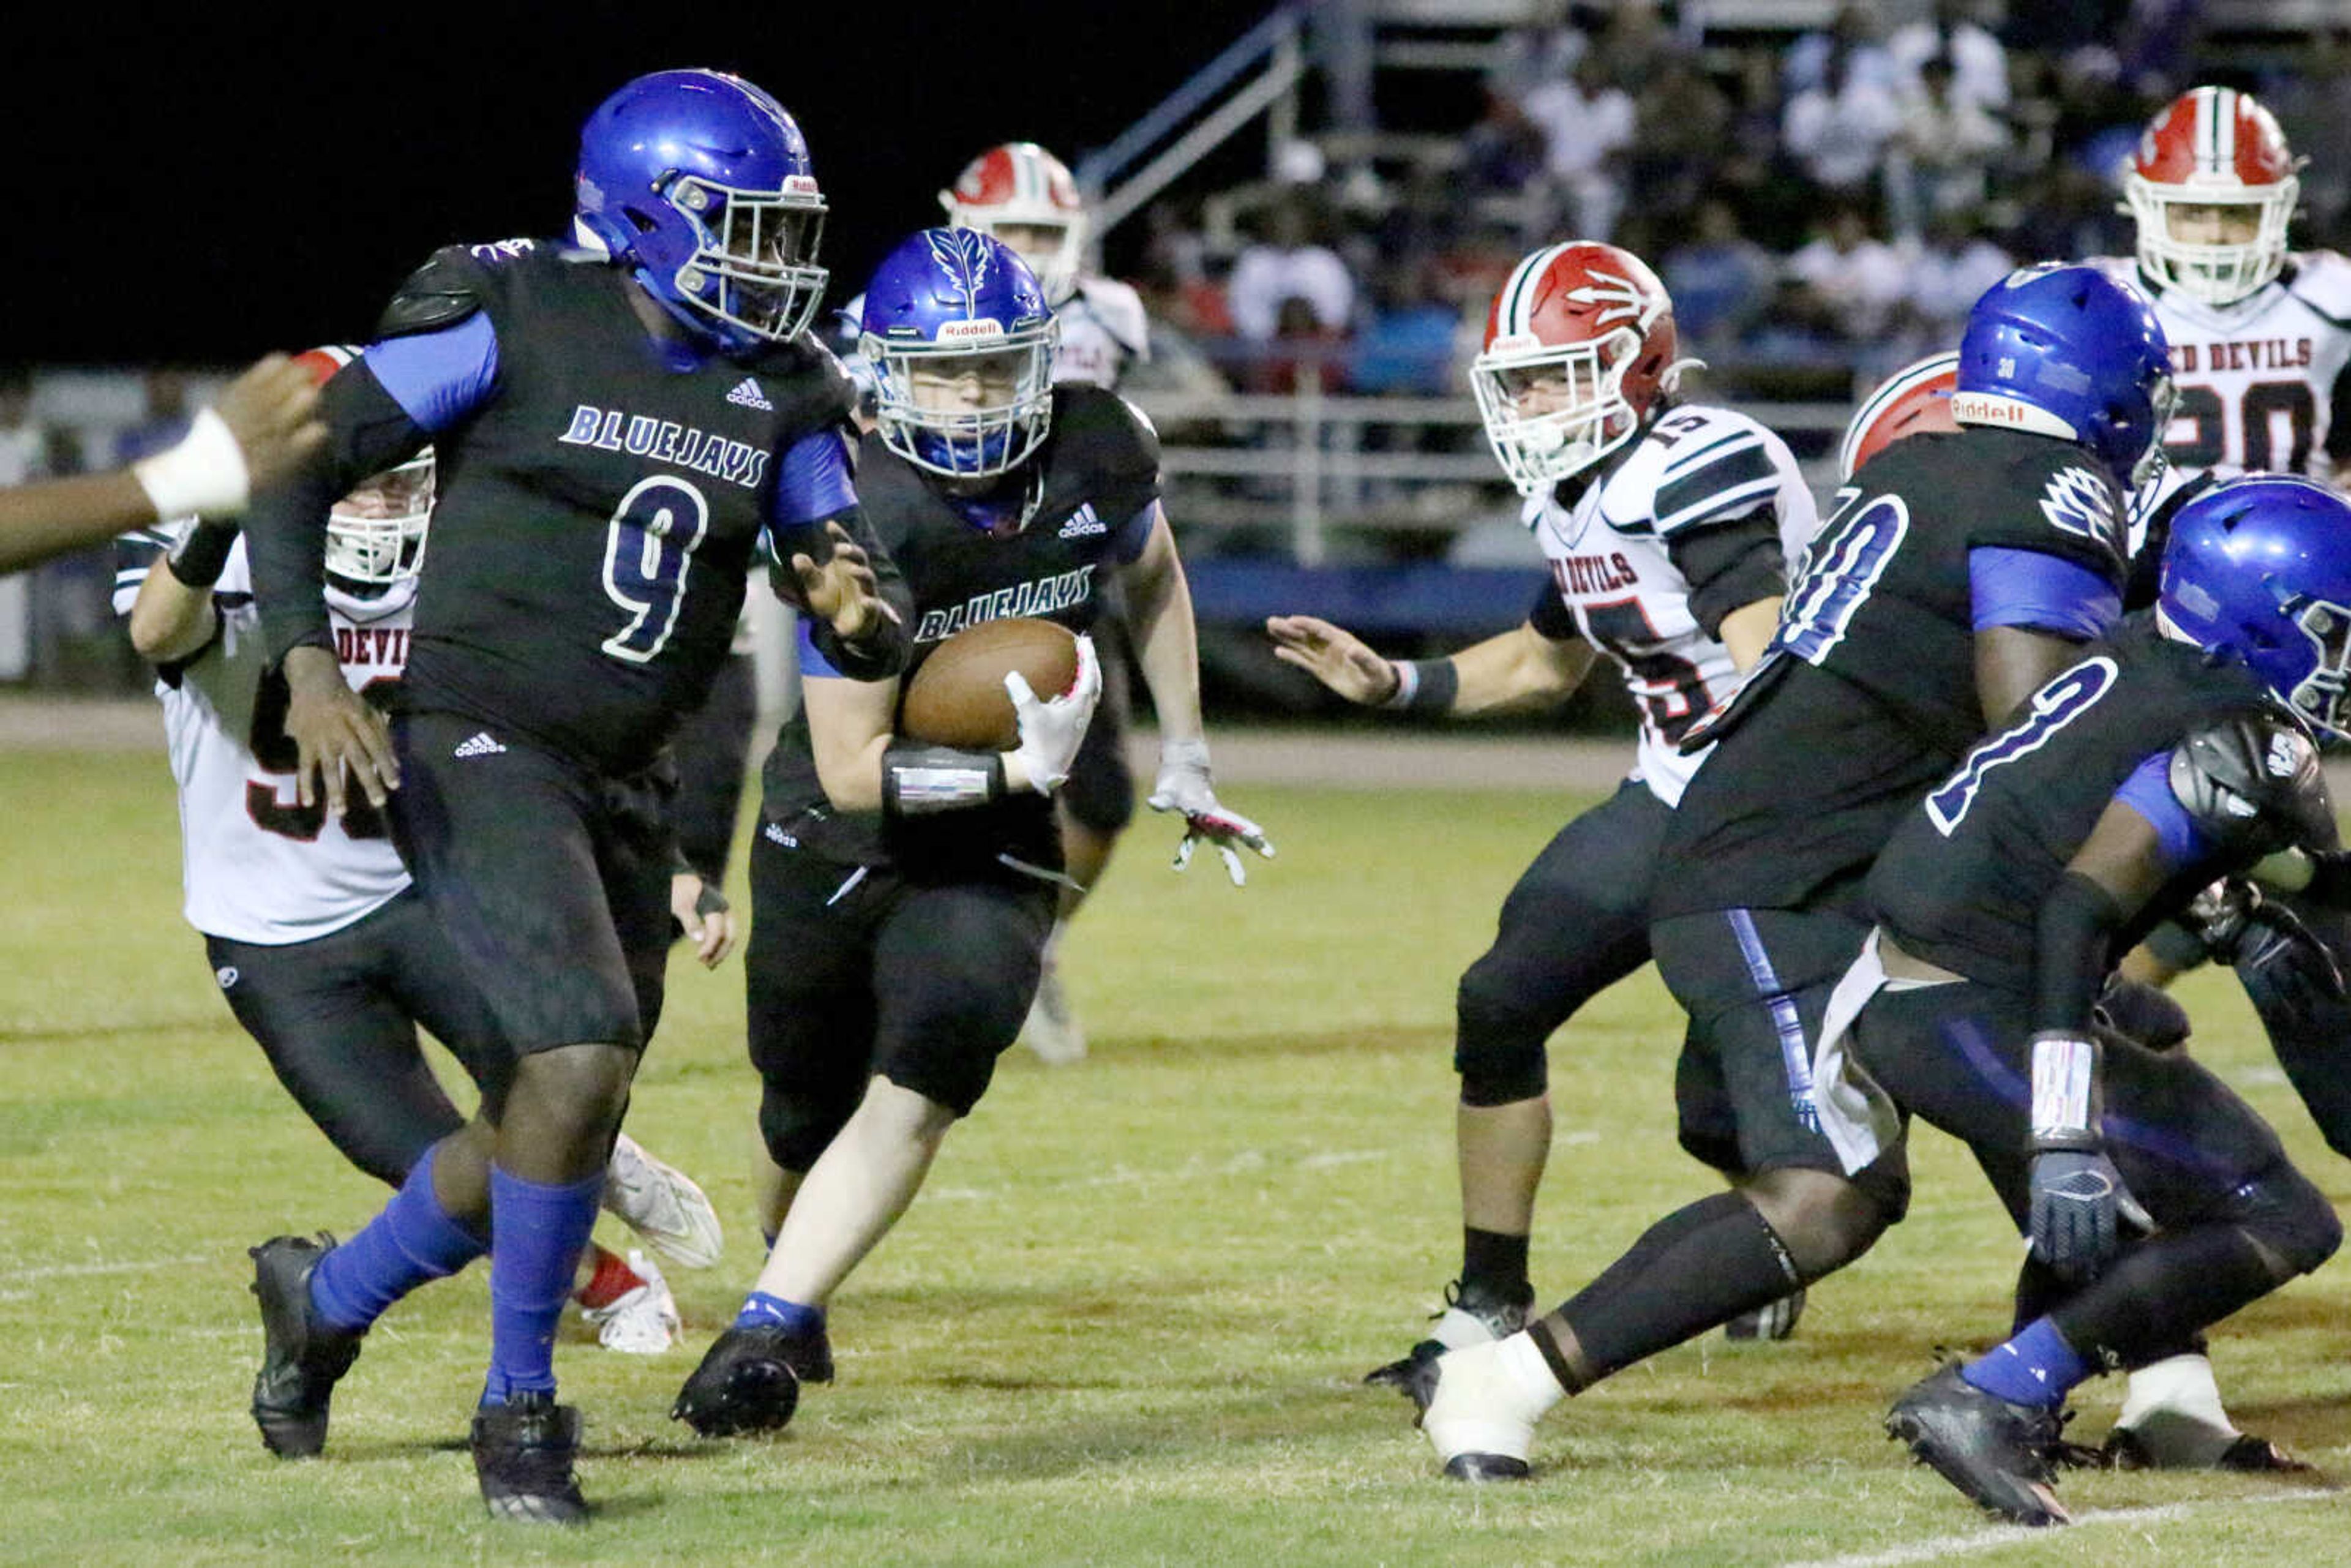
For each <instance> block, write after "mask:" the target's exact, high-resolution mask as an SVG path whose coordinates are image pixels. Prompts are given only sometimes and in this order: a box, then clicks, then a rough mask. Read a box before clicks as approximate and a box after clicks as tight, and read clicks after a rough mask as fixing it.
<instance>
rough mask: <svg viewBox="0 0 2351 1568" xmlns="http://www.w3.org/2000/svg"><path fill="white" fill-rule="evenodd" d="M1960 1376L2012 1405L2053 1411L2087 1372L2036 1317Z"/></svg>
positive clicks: (2061, 1339) (2060, 1337)
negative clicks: (2012, 1337)
mask: <svg viewBox="0 0 2351 1568" xmlns="http://www.w3.org/2000/svg"><path fill="white" fill-rule="evenodd" d="M1959 1375H1960V1376H1961V1377H1963V1378H1965V1379H1966V1380H1967V1381H1968V1382H1970V1383H1971V1384H1973V1385H1976V1386H1977V1387H1978V1388H1980V1389H1982V1390H1983V1391H1984V1392H1985V1393H1986V1394H1993V1395H1998V1396H2000V1397H2001V1398H2002V1399H2005V1400H2007V1401H2008V1402H2009V1403H2010V1404H2011V1405H2030V1406H2034V1407H2035V1408H2038V1409H2042V1410H2054V1409H2056V1408H2057V1406H2060V1405H2063V1404H2064V1402H2065V1396H2066V1395H2067V1394H2068V1393H2069V1392H2071V1391H2072V1389H2073V1387H2074V1385H2075V1384H2077V1383H2079V1382H2081V1381H2082V1379H2084V1378H2085V1377H2087V1376H2089V1375H2090V1368H2089V1366H2088V1364H2086V1363H2085V1362H2084V1361H2083V1360H2082V1358H2081V1357H2080V1356H2078V1355H2076V1354H2074V1347H2073V1346H2072V1345H2070V1344H2067V1343H2065V1336H2064V1334H2062V1333H2058V1332H2057V1325H2056V1324H2055V1323H2053V1322H2050V1321H2049V1320H2048V1319H2047V1318H2035V1319H2033V1320H2032V1322H2029V1323H2027V1324H2026V1325H2025V1326H2024V1328H2023V1329H2022V1331H2021V1332H2020V1333H2018V1334H2017V1336H2016V1337H2015V1338H2014V1339H2011V1340H2010V1341H2009V1342H2008V1343H2006V1344H2002V1345H1995V1346H1993V1347H1992V1348H1991V1350H1990V1351H1989V1352H1987V1353H1986V1354H1982V1355H1980V1356H1978V1357H1977V1358H1976V1359H1975V1360H1973V1361H1971V1362H1970V1363H1968V1364H1967V1365H1965V1366H1963V1367H1961V1368H1959Z"/></svg>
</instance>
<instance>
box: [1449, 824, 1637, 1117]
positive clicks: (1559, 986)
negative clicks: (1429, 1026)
mask: <svg viewBox="0 0 2351 1568" xmlns="http://www.w3.org/2000/svg"><path fill="white" fill-rule="evenodd" d="M1672 820H1673V811H1672V809H1671V808H1669V807H1668V806H1667V805H1666V803H1665V802H1664V801H1662V800H1658V799H1657V798H1656V795H1655V794H1653V793H1651V792H1650V789H1649V787H1648V786H1647V785H1646V784H1643V783H1640V782H1638V781H1636V780H1630V779H1628V780H1626V781H1625V784H1623V785H1622V786H1621V787H1619V788H1618V789H1617V791H1616V793H1615V794H1614V795H1612V796H1610V797H1609V798H1608V799H1607V800H1605V801H1604V802H1602V803H1601V804H1600V805H1598V806H1595V807H1593V809H1592V810H1589V811H1586V812H1584V813H1583V815H1581V816H1579V817H1577V818H1576V819H1575V820H1574V821H1571V822H1569V823H1568V824H1567V826H1565V827H1563V828H1562V829H1561V830H1560V831H1559V832H1558V834H1557V835H1556V836H1555V837H1553V838H1552V841H1551V842H1550V843H1548V844H1546V845H1544V846H1543V849H1542V852H1541V853H1540V854H1538V855H1537V856H1535V859H1534V863H1533V864H1531V865H1530V866H1528V867H1527V869H1526V871H1525V873H1523V874H1522V875H1521V876H1520V878H1519V880H1518V883H1517V885H1516V886H1514V887H1512V888H1511V889H1510V896H1509V897H1508V898H1506V899H1504V900H1503V901H1502V913H1501V918H1500V922H1499V930H1498V932H1497V933H1496V935H1495V937H1494V945H1493V946H1491V947H1489V948H1488V949H1487V950H1486V952H1485V953H1484V955H1483V956H1480V957H1479V959H1478V961H1477V962H1476V963H1474V964H1472V965H1470V966H1469V967H1468V970H1467V971H1466V972H1465V973H1464V974H1463V975H1462V977H1461V984H1460V987H1459V988H1458V991H1457V992H1456V994H1455V998H1454V1023H1455V1028H1454V1045H1453V1070H1454V1071H1456V1072H1458V1073H1459V1074H1460V1075H1461V1103H1463V1104H1465V1105H1472V1106H1490V1105H1509V1104H1512V1103H1517V1102H1519V1101H1521V1100H1531V1099H1533V1098H1535V1097H1536V1096H1537V1095H1539V1094H1541V1093H1542V1092H1543V1091H1544V1088H1545V1086H1546V1084H1547V1082H1548V1080H1549V1076H1550V1069H1549V1061H1548V1059H1547V1056H1546V1053H1545V1047H1546V1043H1547V1042H1548V1041H1549V1040H1550V1039H1551V1037H1552V1034H1553V1033H1554V1032H1556V1031H1557V1030H1558V1029H1559V1027H1560V1026H1561V1025H1562V1024H1563V1023H1565V1022H1566V1021H1567V1020H1568V1019H1570V1018H1571V1017H1573V1015H1574V1014H1575V1012H1576V1011H1577V1009H1581V1008H1582V1007H1583V1004H1584V1003H1586V1002H1588V1001H1590V1000H1591V999H1592V998H1593V997H1595V996H1598V995H1599V994H1600V993H1601V992H1602V991H1604V990H1606V989H1607V988H1609V987H1610V986H1613V985H1614V984H1615V983H1616V982H1617V981H1619V980H1621V979H1623V978H1624V977H1625V976H1627V975H1629V974H1631V973H1632V972H1633V971H1634V970H1635V969H1637V968H1639V967H1641V966H1642V965H1644V964H1646V963H1647V962H1648V961H1649V887H1650V880H1651V877H1652V875H1653V873H1654V872H1655V869H1656V860H1657V845H1658V843H1659V842H1660V841H1662V840H1663V839H1664V837H1665V831H1666V827H1667V824H1668V823H1669V822H1671V821H1672Z"/></svg>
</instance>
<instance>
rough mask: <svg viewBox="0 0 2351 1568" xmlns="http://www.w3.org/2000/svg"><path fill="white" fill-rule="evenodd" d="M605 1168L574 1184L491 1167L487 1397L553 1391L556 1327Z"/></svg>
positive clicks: (500, 1399)
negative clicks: (492, 1241)
mask: <svg viewBox="0 0 2351 1568" xmlns="http://www.w3.org/2000/svg"><path fill="white" fill-rule="evenodd" d="M603 1190H604V1173H603V1172H602V1171H598V1172H597V1173H596V1174H595V1175H594V1176H590V1177H589V1178H588V1179H587V1180H585V1181H580V1182H574V1183H572V1184H571V1185H569V1186H547V1185H544V1184H542V1183H539V1182H535V1181H525V1180H523V1179H522V1178H521V1177H520V1176H512V1175H509V1174H508V1173H507V1172H506V1171H503V1170H500V1169H499V1168H498V1167H497V1166H495V1165H493V1166H491V1167H490V1233H491V1235H493V1236H494V1237H496V1246H494V1247H492V1248H491V1249H490V1375H489V1378H488V1380H487V1381H486V1383H485V1384H484V1385H483V1387H482V1403H483V1404H485V1405H503V1404H505V1403H506V1402H507V1396H509V1395H513V1394H553V1393H554V1392H555V1327H556V1324H558V1323H559V1322H562V1321H563V1303H564V1302H565V1301H568V1300H569V1299H570V1295H571V1280H572V1276H573V1275H574V1274H575V1273H576V1272H577V1271H578V1270H579V1268H580V1252H581V1251H582V1250H583V1249H585V1248H586V1247H587V1245H588V1233H589V1232H590V1231H591V1230H593V1229H595V1228H596V1200H597V1198H598V1197H600V1196H601V1194H602V1193H603Z"/></svg>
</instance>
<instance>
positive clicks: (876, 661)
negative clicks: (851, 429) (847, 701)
mask: <svg viewBox="0 0 2351 1568" xmlns="http://www.w3.org/2000/svg"><path fill="white" fill-rule="evenodd" d="M828 523H839V524H840V525H841V528H842V530H843V531H845V532H846V533H847V534H848V535H849V537H850V538H852V539H854V540H856V541H857V543H858V545H859V546H860V547H862V549H864V551H865V559H866V560H867V561H868V562H869V563H870V564H871V565H872V568H873V586H874V591H875V592H876V593H877V594H878V595H879V596H880V597H881V600H882V602H883V604H884V605H885V606H887V607H888V609H889V612H890V613H889V614H887V615H884V616H883V617H882V618H881V619H880V621H879V622H878V623H877V624H875V625H874V626H873V627H872V628H871V629H869V630H868V631H867V632H866V634H865V635H864V636H862V637H860V638H859V639H857V641H855V642H854V643H852V642H848V641H845V640H844V639H843V638H842V637H841V634H840V633H839V632H835V631H834V630H833V629H832V626H831V623H830V622H827V621H826V620H825V619H824V618H823V617H822V616H817V615H811V616H810V617H809V621H808V625H809V635H810V639H811V640H813V641H814V642H815V643H816V646H817V652H819V653H822V654H823V655H824V656H825V658H826V659H827V660H828V661H830V662H831V664H832V667H833V668H834V669H836V670H839V671H840V672H841V674H844V675H846V676H848V677H849V678H850V679H851V680H852V681H886V680H889V679H890V678H891V677H892V676H893V675H899V674H904V673H905V669H906V664H907V662H908V661H909V660H910V659H912V658H913V657H914V593H913V591H911V590H910V589H908V588H907V586H906V576H905V573H904V572H902V571H900V570H898V563H897V561H895V560H894V559H892V558H891V555H890V551H889V550H888V549H887V548H885V547H884V546H883V543H882V540H881V538H880V536H879V535H877V534H875V533H874V531H873V528H872V524H870V523H868V522H867V521H866V520H865V512H864V508H862V507H850V508H849V509H848V510H846V511H841V512H835V513H834V514H833V515H832V516H831V517H820V518H819V519H817V520H816V521H815V522H812V523H809V524H806V525H805V526H803V527H801V528H792V529H789V530H778V535H777V538H776V540H775V546H776V559H775V561H774V563H773V564H771V565H770V566H769V568H768V584H769V586H770V587H772V588H773V589H774V590H775V592H776V597H777V598H778V599H780V600H782V601H784V602H785V603H787V604H789V605H792V606H794V607H796V608H799V609H801V610H803V611H805V610H806V608H807V606H806V604H805V602H804V599H803V595H802V594H801V592H800V585H799V579H798V578H796V577H794V576H793V575H792V569H791V558H792V557H793V556H794V555H804V556H807V557H808V558H809V559H811V560H814V561H819V562H821V561H825V560H829V559H831V555H832V542H831V536H830V535H828V534H827V533H826V532H825V525H826V524H828Z"/></svg>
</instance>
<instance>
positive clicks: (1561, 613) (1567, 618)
mask: <svg viewBox="0 0 2351 1568" xmlns="http://www.w3.org/2000/svg"><path fill="white" fill-rule="evenodd" d="M1527 624H1528V625H1530V626H1531V627H1533V628H1534V629H1535V631H1536V632H1537V633H1538V634H1540V635H1541V636H1544V637H1548V638H1550V639H1551V640H1552V642H1554V643H1573V642H1574V641H1575V640H1576V639H1577V638H1579V637H1581V636H1583V628H1582V627H1580V626H1578V625H1577V624H1576V623H1575V612H1573V610H1570V609H1569V608H1568V607H1567V601H1565V600H1563V599H1562V598H1561V597H1560V596H1559V590H1558V589H1556V588H1553V587H1552V585H1551V584H1550V583H1548V582H1546V583H1544V584H1543V585H1542V586H1541V588H1539V589H1537V590H1536V591H1535V601H1534V603H1533V604H1532V605H1531V606H1529V608H1528V610H1527Z"/></svg>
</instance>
